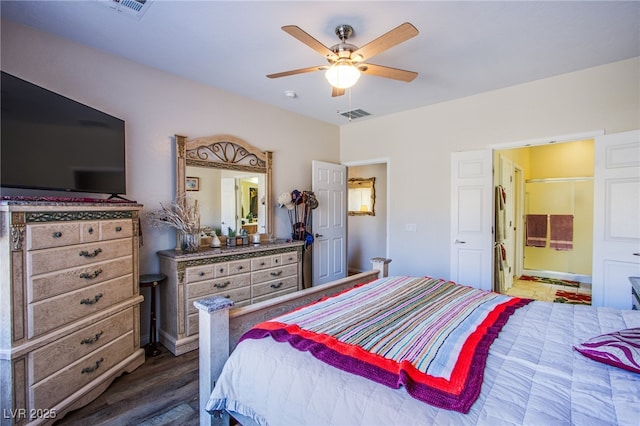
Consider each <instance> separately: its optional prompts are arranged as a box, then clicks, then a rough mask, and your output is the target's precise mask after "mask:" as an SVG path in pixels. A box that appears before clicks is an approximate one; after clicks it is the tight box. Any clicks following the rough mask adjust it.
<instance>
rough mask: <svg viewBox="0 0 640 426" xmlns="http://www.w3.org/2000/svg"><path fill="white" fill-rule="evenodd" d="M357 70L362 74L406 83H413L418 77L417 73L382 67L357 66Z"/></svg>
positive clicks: (370, 65)
mask: <svg viewBox="0 0 640 426" xmlns="http://www.w3.org/2000/svg"><path fill="white" fill-rule="evenodd" d="M358 69H359V70H360V72H362V73H363V74H367V75H375V76H377V77H385V78H392V79H394V80H400V81H406V82H407V83H408V82H410V81H413V80H414V79H415V78H416V77H417V76H418V73H417V72H413V71H407V70H401V69H399V68H391V67H385V66H383V65H374V64H363V65H361V66H359V67H358Z"/></svg>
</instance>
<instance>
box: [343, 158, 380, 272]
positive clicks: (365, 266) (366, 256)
mask: <svg viewBox="0 0 640 426" xmlns="http://www.w3.org/2000/svg"><path fill="white" fill-rule="evenodd" d="M347 171H348V176H349V178H365V179H366V178H370V177H374V178H376V181H375V191H376V202H375V216H349V217H348V220H347V263H348V267H349V271H355V272H362V271H367V270H369V269H371V258H372V257H384V256H385V255H386V253H387V247H386V246H387V211H388V207H387V165H386V164H384V163H382V164H380V163H378V164H369V165H361V166H349V167H348V169H347Z"/></svg>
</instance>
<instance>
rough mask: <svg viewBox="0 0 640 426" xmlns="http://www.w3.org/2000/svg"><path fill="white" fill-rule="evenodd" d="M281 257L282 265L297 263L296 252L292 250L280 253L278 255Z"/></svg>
mask: <svg viewBox="0 0 640 426" xmlns="http://www.w3.org/2000/svg"><path fill="white" fill-rule="evenodd" d="M280 256H281V257H282V264H283V265H291V264H292V263H298V252H296V251H292V252H291V253H282V254H281V255H280Z"/></svg>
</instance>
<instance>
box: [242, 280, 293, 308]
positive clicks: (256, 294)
mask: <svg viewBox="0 0 640 426" xmlns="http://www.w3.org/2000/svg"><path fill="white" fill-rule="evenodd" d="M287 289H293V290H297V289H298V276H297V275H295V276H289V277H285V278H282V279H278V280H275V281H269V282H265V283H261V284H255V285H253V290H252V292H253V294H252V298H253V303H255V302H256V298H260V297H261V296H264V295H271V297H273V295H275V293H279V292H281V291H283V290H287Z"/></svg>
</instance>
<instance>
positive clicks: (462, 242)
mask: <svg viewBox="0 0 640 426" xmlns="http://www.w3.org/2000/svg"><path fill="white" fill-rule="evenodd" d="M453 243H454V244H467V242H466V241H460V240H455V241H454V242H453Z"/></svg>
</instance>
